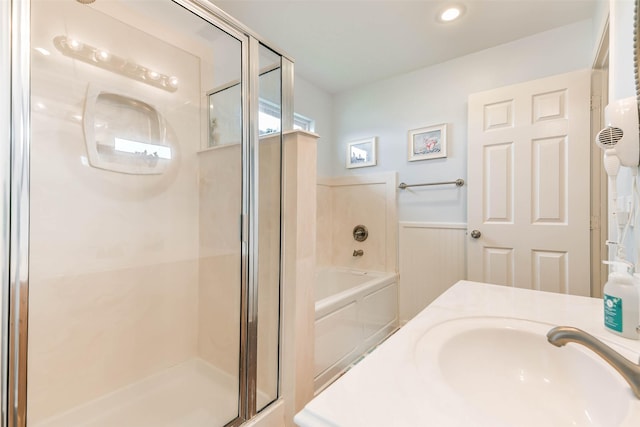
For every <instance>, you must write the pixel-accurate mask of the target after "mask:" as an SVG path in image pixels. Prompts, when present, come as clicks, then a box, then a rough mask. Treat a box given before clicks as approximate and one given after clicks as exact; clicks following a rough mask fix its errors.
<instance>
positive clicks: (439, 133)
mask: <svg viewBox="0 0 640 427" xmlns="http://www.w3.org/2000/svg"><path fill="white" fill-rule="evenodd" d="M442 157H447V125H446V123H445V124H441V125H435V126H429V127H425V128H420V129H414V130H410V131H409V161H410V162H414V161H416V160H429V159H440V158H442Z"/></svg>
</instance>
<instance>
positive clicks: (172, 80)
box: [169, 76, 178, 89]
mask: <svg viewBox="0 0 640 427" xmlns="http://www.w3.org/2000/svg"><path fill="white" fill-rule="evenodd" d="M169 86H171V87H172V88H174V89H177V88H178V78H177V77H176V76H171V77H169Z"/></svg>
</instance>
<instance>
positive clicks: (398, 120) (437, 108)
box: [321, 21, 595, 222]
mask: <svg viewBox="0 0 640 427" xmlns="http://www.w3.org/2000/svg"><path fill="white" fill-rule="evenodd" d="M594 43H595V41H594V35H593V24H592V23H591V21H582V22H578V23H576V24H572V25H568V26H565V27H561V28H558V29H554V30H551V31H547V32H544V33H540V34H537V35H534V36H531V37H527V38H523V39H520V40H516V41H514V42H511V43H507V44H504V45H500V46H497V47H494V48H491V49H486V50H484V51H481V52H477V53H473V54H470V55H467V56H464V57H460V58H457V59H454V60H451V61H447V62H445V63H442V64H437V65H434V66H431V67H427V68H423V69H420V70H417V71H415V72H412V73H407V74H403V75H399V76H396V77H392V78H390V79H387V80H383V81H380V82H377V83H373V84H370V85H366V86H363V87H360V88H356V89H353V90H351V91H347V92H343V93H340V94H337V95H336V96H335V98H334V116H333V125H334V144H335V146H336V150H337V151H336V153H335V154H336V155H335V156H334V157H333V158H332V159H331V167H330V170H331V174H332V175H336V176H339V175H351V174H353V175H357V174H364V173H375V172H382V171H397V172H398V175H399V178H398V179H399V181H401V182H402V181H404V182H406V183H422V182H431V181H441V180H451V179H456V178H466V168H467V152H466V151H467V143H466V138H467V97H468V96H469V94H471V93H475V92H479V91H482V90H487V89H491V88H496V87H500V86H505V85H509V84H513V83H518V82H523V81H527V80H532V79H535V78H540V77H544V76H549V75H554V74H559V73H563V72H567V71H573V70H578V69H582V68H588V67H590V66H591V61H592V56H591V55H592V47H593V44H594ZM439 123H448V124H449V129H448V144H449V145H448V157H447V158H446V159H436V160H428V161H417V162H408V161H407V131H408V130H410V129H416V128H420V127H424V126H428V125H432V124H439ZM370 136H377V137H378V165H377V166H375V167H372V168H360V169H349V170H347V169H345V167H344V164H345V162H344V160H345V151H346V144H347V143H348V142H349V141H353V140H357V139H360V138H366V137H370ZM321 168H322V169H323V170H326V169H328V168H327V166H326V165H321ZM398 214H399V218H400V220H402V221H431V222H434V221H435V222H437V221H442V222H465V221H466V189H465V188H464V187H463V188H462V189H457V188H455V187H438V188H424V189H420V190H418V189H415V190H412V191H403V192H400V193H399V195H398Z"/></svg>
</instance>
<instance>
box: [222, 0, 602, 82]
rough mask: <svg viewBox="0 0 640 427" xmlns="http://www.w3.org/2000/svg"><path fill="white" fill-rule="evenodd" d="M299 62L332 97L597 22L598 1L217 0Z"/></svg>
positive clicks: (301, 70) (303, 72)
mask: <svg viewBox="0 0 640 427" xmlns="http://www.w3.org/2000/svg"><path fill="white" fill-rule="evenodd" d="M213 3H214V4H216V5H217V6H218V7H220V8H221V9H222V10H224V11H225V12H227V13H228V14H230V15H231V16H233V17H234V18H236V19H237V20H239V21H240V22H242V23H244V24H245V25H247V26H248V27H249V28H251V29H252V30H253V31H255V32H256V33H257V34H259V35H260V36H261V37H263V38H264V40H265V41H267V42H268V43H269V44H272V45H273V46H275V47H276V48H278V49H281V50H282V51H283V52H285V53H287V54H288V55H290V56H292V57H293V58H294V59H295V67H296V74H299V75H301V76H302V77H304V78H305V79H306V80H308V81H309V82H311V83H313V84H315V85H316V86H318V87H320V88H322V89H324V90H325V91H327V92H329V93H338V92H342V91H345V90H348V89H351V88H354V87H356V86H359V85H363V84H366V83H371V82H374V81H378V80H382V79H385V78H388V77H391V76H393V75H397V74H401V73H406V72H410V71H413V70H417V69H420V68H424V67H427V66H429V65H433V64H437V63H440V62H444V61H447V60H449V59H452V58H455V57H459V56H463V55H467V54H469V53H472V52H477V51H480V50H483V49H487V48H489V47H493V46H497V45H499V44H503V43H506V42H509V41H512V40H516V39H519V38H522V37H526V36H529V35H532V34H535V33H539V32H542V31H546V30H550V29H552V28H556V27H560V26H563V25H567V24H570V23H573V22H577V21H581V20H584V19H589V18H592V16H593V15H594V13H595V11H596V4H597V3H598V0H456V1H455V3H457V4H463V5H464V7H465V8H466V12H465V14H464V15H463V16H462V18H460V19H459V20H457V21H455V22H450V23H439V22H437V21H436V15H437V13H438V11H440V10H441V9H442V8H443V7H444V6H445V5H447V4H449V3H451V2H448V1H446V0H437V1H436V0H413V1H406V0H386V1H382V0H348V1H337V0H285V1H280V0H213Z"/></svg>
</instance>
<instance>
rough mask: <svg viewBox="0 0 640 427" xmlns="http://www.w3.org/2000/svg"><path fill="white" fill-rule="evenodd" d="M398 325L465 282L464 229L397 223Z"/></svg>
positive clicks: (459, 227) (441, 225)
mask: <svg viewBox="0 0 640 427" xmlns="http://www.w3.org/2000/svg"><path fill="white" fill-rule="evenodd" d="M399 226H400V227H399V228H400V233H399V255H400V256H399V257H398V258H399V261H400V289H399V305H400V324H404V323H406V322H407V321H409V320H410V319H411V318H413V317H414V316H415V315H416V314H418V313H419V312H420V311H422V309H424V308H425V307H426V306H427V305H429V304H430V303H431V302H432V301H433V300H434V299H436V298H437V297H438V296H439V295H440V294H442V293H443V292H444V291H446V290H447V289H449V287H450V286H451V285H453V284H454V283H456V282H457V281H458V280H463V279H466V277H467V272H466V264H467V261H466V241H467V236H466V234H467V225H466V224H452V223H432V222H400V223H399Z"/></svg>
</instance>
